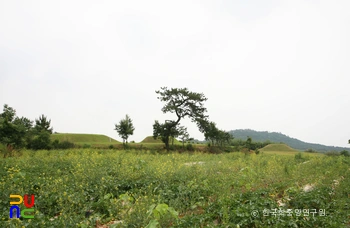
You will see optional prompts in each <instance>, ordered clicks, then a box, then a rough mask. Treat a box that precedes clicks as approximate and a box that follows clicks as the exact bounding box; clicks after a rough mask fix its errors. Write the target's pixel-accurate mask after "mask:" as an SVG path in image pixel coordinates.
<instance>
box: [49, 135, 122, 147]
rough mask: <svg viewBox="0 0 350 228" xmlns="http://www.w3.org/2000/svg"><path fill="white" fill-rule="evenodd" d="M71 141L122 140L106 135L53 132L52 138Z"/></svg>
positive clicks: (87, 142) (102, 141) (114, 142)
mask: <svg viewBox="0 0 350 228" xmlns="http://www.w3.org/2000/svg"><path fill="white" fill-rule="evenodd" d="M56 139H57V140H58V141H60V142H62V141H69V142H72V143H75V144H90V145H94V144H108V145H109V144H119V143H120V142H119V141H117V140H115V139H112V138H110V137H108V136H105V135H96V134H71V133H58V134H52V135H51V140H52V141H54V140H56Z"/></svg>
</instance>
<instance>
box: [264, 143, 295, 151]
mask: <svg viewBox="0 0 350 228" xmlns="http://www.w3.org/2000/svg"><path fill="white" fill-rule="evenodd" d="M261 151H276V152H298V151H297V150H295V149H293V148H291V147H290V146H288V145H286V144H282V143H280V144H269V145H267V146H265V147H264V148H262V149H261Z"/></svg>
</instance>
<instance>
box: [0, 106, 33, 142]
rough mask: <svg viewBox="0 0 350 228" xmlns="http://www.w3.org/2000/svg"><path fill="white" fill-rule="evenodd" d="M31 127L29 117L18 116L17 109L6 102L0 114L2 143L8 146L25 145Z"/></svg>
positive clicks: (0, 137)
mask: <svg viewBox="0 0 350 228" xmlns="http://www.w3.org/2000/svg"><path fill="white" fill-rule="evenodd" d="M31 127H32V122H31V121H30V120H29V119H27V118H25V117H22V118H19V117H17V116H16V110H15V109H13V108H12V107H10V106H8V105H7V104H5V105H4V108H3V112H2V113H1V114H0V143H3V144H5V145H6V146H7V147H8V148H10V147H14V148H19V147H23V146H25V143H26V140H25V136H26V134H27V133H28V131H29V130H30V129H31Z"/></svg>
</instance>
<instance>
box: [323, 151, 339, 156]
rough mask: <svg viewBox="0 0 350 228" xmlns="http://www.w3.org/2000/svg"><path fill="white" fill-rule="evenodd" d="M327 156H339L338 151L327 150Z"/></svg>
mask: <svg viewBox="0 0 350 228" xmlns="http://www.w3.org/2000/svg"><path fill="white" fill-rule="evenodd" d="M326 155H327V156H339V155H340V153H339V152H338V151H329V152H327V153H326Z"/></svg>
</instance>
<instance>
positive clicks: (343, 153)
mask: <svg viewBox="0 0 350 228" xmlns="http://www.w3.org/2000/svg"><path fill="white" fill-rule="evenodd" d="M340 154H341V155H343V156H345V157H349V156H350V153H349V151H347V150H342V151H341V152H340Z"/></svg>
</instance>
